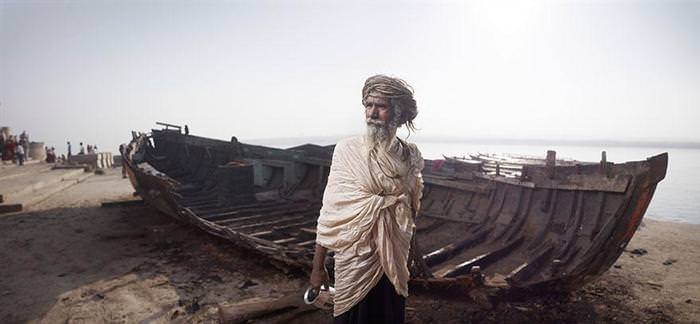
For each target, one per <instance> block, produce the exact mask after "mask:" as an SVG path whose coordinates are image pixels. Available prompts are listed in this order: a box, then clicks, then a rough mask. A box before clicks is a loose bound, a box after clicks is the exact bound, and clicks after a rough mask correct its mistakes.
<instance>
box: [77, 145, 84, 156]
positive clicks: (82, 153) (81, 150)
mask: <svg viewBox="0 0 700 324" xmlns="http://www.w3.org/2000/svg"><path fill="white" fill-rule="evenodd" d="M78 155H85V147H84V146H83V142H80V151H78Z"/></svg>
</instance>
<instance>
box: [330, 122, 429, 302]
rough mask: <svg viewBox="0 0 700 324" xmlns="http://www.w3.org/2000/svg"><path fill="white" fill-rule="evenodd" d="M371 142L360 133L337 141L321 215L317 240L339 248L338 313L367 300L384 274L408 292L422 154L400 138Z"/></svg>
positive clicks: (336, 249) (336, 285) (402, 293)
mask: <svg viewBox="0 0 700 324" xmlns="http://www.w3.org/2000/svg"><path fill="white" fill-rule="evenodd" d="M367 142H368V141H367V140H366V139H365V137H364V136H358V137H353V138H349V139H345V140H342V141H340V142H339V143H338V144H337V145H336V147H335V151H334V153H333V160H332V163H331V170H330V174H329V176H328V184H327V185H326V190H325V192H324V196H323V206H322V207H321V212H320V216H319V218H318V226H317V231H316V242H317V243H318V244H320V245H321V246H324V247H326V248H327V249H329V250H331V251H334V252H335V256H334V259H335V289H336V292H335V297H334V304H335V306H334V310H333V315H334V316H338V315H340V314H342V313H344V312H345V311H347V310H348V309H350V308H352V307H353V306H354V305H355V304H357V303H358V302H359V301H360V300H362V299H363V298H364V297H365V296H366V295H367V293H368V292H369V291H370V290H371V289H372V288H373V287H374V286H375V285H376V284H377V282H378V281H379V279H381V277H382V275H383V274H386V276H387V278H388V279H389V281H390V282H391V283H392V284H393V286H394V288H395V289H396V292H397V293H398V294H399V295H402V296H404V297H407V296H408V279H409V277H410V272H409V270H408V258H409V249H410V244H411V238H412V236H413V233H414V229H415V223H414V221H415V220H414V217H415V215H416V213H417V211H418V210H419V208H420V198H421V195H422V192H423V180H422V177H421V170H422V169H423V157H422V156H421V154H420V151H419V150H418V148H417V147H416V146H415V145H414V144H411V143H406V142H403V141H399V140H398V139H396V138H394V139H393V140H392V143H391V144H390V149H388V150H386V151H383V150H379V151H377V150H374V151H372V152H371V153H370V150H369V148H368V146H369V145H368V143H367ZM402 152H407V153H408V154H402Z"/></svg>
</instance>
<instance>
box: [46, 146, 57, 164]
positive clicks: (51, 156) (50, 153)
mask: <svg viewBox="0 0 700 324" xmlns="http://www.w3.org/2000/svg"><path fill="white" fill-rule="evenodd" d="M46 163H56V149H55V148H54V147H53V146H52V147H51V149H47V151H46Z"/></svg>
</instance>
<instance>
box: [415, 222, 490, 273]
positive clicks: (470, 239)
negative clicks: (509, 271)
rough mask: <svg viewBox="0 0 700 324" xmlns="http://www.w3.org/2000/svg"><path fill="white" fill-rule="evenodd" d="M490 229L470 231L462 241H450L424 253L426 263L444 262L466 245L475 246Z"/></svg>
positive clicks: (431, 264) (432, 264)
mask: <svg viewBox="0 0 700 324" xmlns="http://www.w3.org/2000/svg"><path fill="white" fill-rule="evenodd" d="M489 231H490V230H489V229H483V230H481V231H478V232H476V233H468V234H467V235H465V236H466V238H464V239H462V240H460V241H457V242H454V243H450V244H448V245H446V246H443V247H441V248H439V249H437V250H435V251H433V252H430V253H428V254H425V255H423V261H425V263H426V264H427V265H428V266H430V267H432V266H434V265H436V264H438V263H441V262H444V261H445V260H447V259H449V258H450V257H451V256H453V255H455V254H456V253H459V252H460V251H462V250H463V249H465V248H466V247H469V246H473V245H474V244H476V243H478V242H481V241H483V240H484V239H485V238H486V236H487V235H488V233H489Z"/></svg>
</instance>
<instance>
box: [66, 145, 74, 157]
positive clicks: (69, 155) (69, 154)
mask: <svg viewBox="0 0 700 324" xmlns="http://www.w3.org/2000/svg"><path fill="white" fill-rule="evenodd" d="M66 144H68V158H69V159H70V157H71V155H73V154H71V151H70V142H66Z"/></svg>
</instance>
